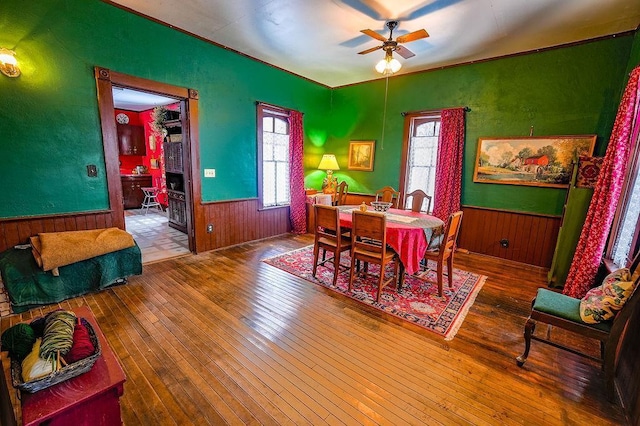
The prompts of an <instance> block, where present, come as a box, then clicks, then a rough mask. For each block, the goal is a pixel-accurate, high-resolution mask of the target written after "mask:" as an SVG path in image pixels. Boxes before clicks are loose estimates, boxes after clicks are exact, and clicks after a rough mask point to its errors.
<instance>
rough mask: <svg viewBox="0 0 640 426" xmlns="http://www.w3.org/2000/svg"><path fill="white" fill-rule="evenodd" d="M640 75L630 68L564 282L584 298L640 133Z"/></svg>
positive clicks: (568, 290) (566, 291) (566, 290)
mask: <svg viewBox="0 0 640 426" xmlns="http://www.w3.org/2000/svg"><path fill="white" fill-rule="evenodd" d="M639 77H640V67H636V68H635V69H634V70H633V71H632V72H631V75H630V77H629V82H628V83H627V87H626V89H625V91H624V94H623V96H622V101H620V106H619V107H618V114H617V115H616V121H615V123H614V125H613V131H612V132H611V138H610V139H609V145H608V146H607V152H606V154H605V156H604V161H603V164H602V168H601V169H600V174H599V175H598V181H597V183H596V186H595V189H594V190H593V197H592V199H591V204H590V205H589V210H588V211H587V218H586V219H585V222H584V225H583V227H582V232H581V234H580V239H579V240H578V246H577V248H576V251H575V254H574V255H573V261H572V262H571V268H570V269H569V276H568V277H567V281H566V282H565V285H564V290H563V293H564V294H566V295H568V296H571V297H576V298H582V297H583V296H584V295H585V294H586V293H587V291H589V289H590V288H591V287H592V286H593V284H594V279H595V276H596V273H597V271H598V267H599V266H600V261H601V260H602V253H603V251H604V247H605V245H606V242H607V237H608V235H609V230H610V228H611V223H612V222H613V217H614V215H615V212H616V207H617V205H618V200H619V198H620V192H621V190H622V185H623V183H624V177H625V173H626V170H627V163H628V160H629V153H630V150H631V147H632V144H633V142H634V140H633V137H632V136H633V135H634V133H637V126H638V125H639V124H640V123H638V105H639V103H640V86H638V79H639ZM634 126H636V127H635V128H634Z"/></svg>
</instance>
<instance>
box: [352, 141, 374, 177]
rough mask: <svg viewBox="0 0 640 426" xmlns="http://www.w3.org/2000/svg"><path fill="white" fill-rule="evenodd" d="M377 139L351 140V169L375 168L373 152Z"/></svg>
mask: <svg viewBox="0 0 640 426" xmlns="http://www.w3.org/2000/svg"><path fill="white" fill-rule="evenodd" d="M375 150H376V141H351V142H350V143H349V165H348V169H349V170H364V171H368V172H370V171H372V170H373V154H374V153H375Z"/></svg>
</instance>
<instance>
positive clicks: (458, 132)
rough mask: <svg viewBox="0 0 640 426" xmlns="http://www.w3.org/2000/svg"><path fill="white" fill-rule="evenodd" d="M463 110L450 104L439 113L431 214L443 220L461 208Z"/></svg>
mask: <svg viewBox="0 0 640 426" xmlns="http://www.w3.org/2000/svg"><path fill="white" fill-rule="evenodd" d="M464 111H465V109H464V108H452V109H445V110H443V111H442V114H441V121H440V137H439V139H438V163H437V166H436V182H435V186H436V187H435V194H434V208H433V215H434V216H436V217H439V218H440V219H442V220H444V221H446V220H447V219H448V218H449V216H450V215H451V213H453V212H456V211H458V210H460V197H461V192H462V154H463V151H464Z"/></svg>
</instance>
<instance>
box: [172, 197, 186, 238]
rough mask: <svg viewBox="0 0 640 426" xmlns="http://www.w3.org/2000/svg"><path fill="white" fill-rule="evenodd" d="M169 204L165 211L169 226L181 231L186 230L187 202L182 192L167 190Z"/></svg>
mask: <svg viewBox="0 0 640 426" xmlns="http://www.w3.org/2000/svg"><path fill="white" fill-rule="evenodd" d="M167 195H168V200H169V206H168V207H167V211H168V212H169V226H170V227H172V228H174V229H177V230H179V231H182V232H184V233H186V232H187V202H186V199H185V194H184V192H180V191H171V190H168V191H167Z"/></svg>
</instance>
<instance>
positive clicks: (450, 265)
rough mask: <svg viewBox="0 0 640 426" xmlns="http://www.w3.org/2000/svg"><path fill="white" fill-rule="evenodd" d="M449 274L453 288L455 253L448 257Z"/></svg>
mask: <svg viewBox="0 0 640 426" xmlns="http://www.w3.org/2000/svg"><path fill="white" fill-rule="evenodd" d="M447 275H448V276H449V288H450V289H453V253H452V254H451V256H449V258H448V259H447Z"/></svg>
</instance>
